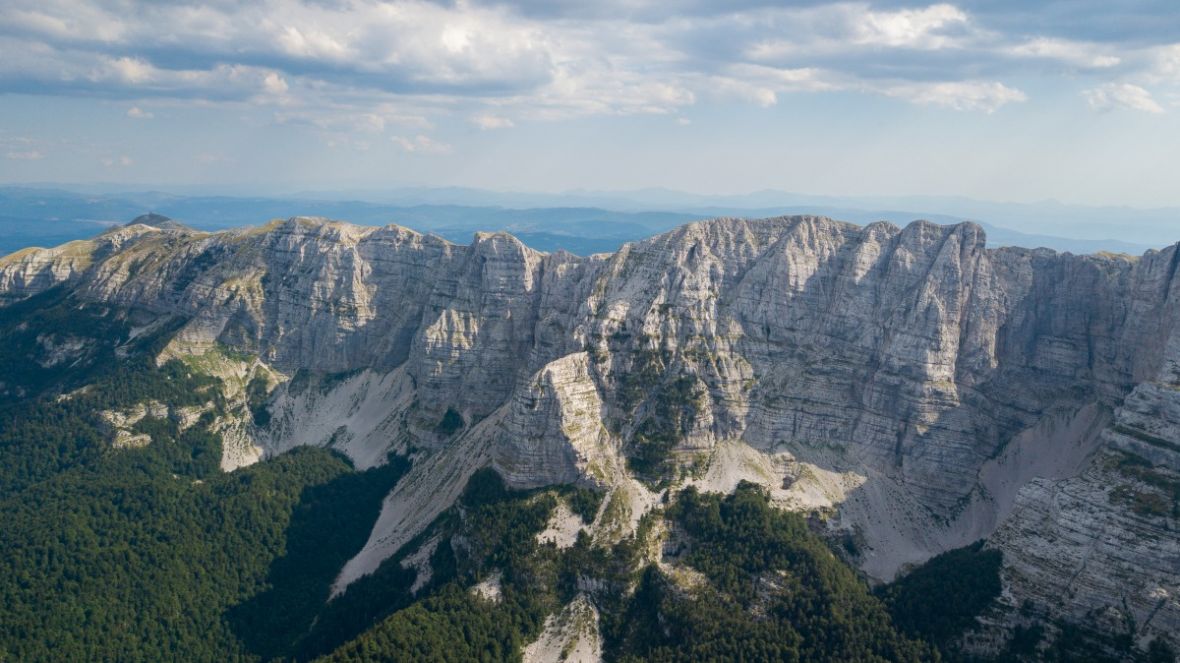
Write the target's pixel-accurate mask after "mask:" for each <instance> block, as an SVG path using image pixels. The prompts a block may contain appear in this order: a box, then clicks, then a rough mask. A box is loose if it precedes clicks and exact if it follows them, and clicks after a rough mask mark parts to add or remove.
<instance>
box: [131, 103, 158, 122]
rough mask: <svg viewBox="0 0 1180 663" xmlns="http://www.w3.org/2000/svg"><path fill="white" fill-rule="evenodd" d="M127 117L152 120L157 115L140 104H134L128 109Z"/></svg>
mask: <svg viewBox="0 0 1180 663" xmlns="http://www.w3.org/2000/svg"><path fill="white" fill-rule="evenodd" d="M127 117H129V118H132V119H135V120H150V119H152V118H153V117H155V115H154V114H152V113H151V112H149V111H145V110H143V109H142V108H140V107H139V106H132V107H131V108H128V109H127Z"/></svg>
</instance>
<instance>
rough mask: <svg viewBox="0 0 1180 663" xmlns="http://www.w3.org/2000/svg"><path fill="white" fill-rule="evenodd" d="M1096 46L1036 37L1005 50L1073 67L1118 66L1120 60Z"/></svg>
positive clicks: (1096, 67)
mask: <svg viewBox="0 0 1180 663" xmlns="http://www.w3.org/2000/svg"><path fill="white" fill-rule="evenodd" d="M1103 50H1104V49H1102V48H1101V47H1099V46H1098V45H1097V44H1091V43H1086V42H1078V41H1069V40H1066V39H1048V38H1045V37H1038V38H1036V39H1030V40H1028V41H1025V42H1022V43H1020V44H1017V45H1015V46H1011V47H1009V48H1008V49H1007V52H1008V53H1011V54H1012V55H1015V56H1017V57H1026V58H1045V59H1050V60H1058V61H1060V62H1064V63H1066V64H1069V65H1073V66H1075V67H1083V68H1091V69H1106V68H1109V67H1115V66H1118V65H1119V64H1120V63H1122V58H1120V57H1118V56H1116V55H1110V54H1109V53H1104V52H1102V51H1103Z"/></svg>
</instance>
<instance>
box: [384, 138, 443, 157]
mask: <svg viewBox="0 0 1180 663" xmlns="http://www.w3.org/2000/svg"><path fill="white" fill-rule="evenodd" d="M390 140H391V141H393V144H394V145H397V146H398V147H400V148H401V149H402V150H404V151H406V152H410V153H413V154H450V153H451V150H452V148H451V146H450V145H447V144H446V143H440V142H438V141H436V140H434V139H433V138H431V137H429V136H425V135H422V134H419V135H417V136H414V137H413V138H405V137H402V136H391V137H390Z"/></svg>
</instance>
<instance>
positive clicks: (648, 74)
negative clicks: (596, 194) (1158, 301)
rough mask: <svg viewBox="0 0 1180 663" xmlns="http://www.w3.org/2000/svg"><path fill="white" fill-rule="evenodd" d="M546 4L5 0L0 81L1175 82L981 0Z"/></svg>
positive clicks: (917, 98) (572, 108)
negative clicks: (1065, 76) (1106, 77)
mask: <svg viewBox="0 0 1180 663" xmlns="http://www.w3.org/2000/svg"><path fill="white" fill-rule="evenodd" d="M559 4H560V6H558V7H555V8H554V7H551V8H549V10H547V11H544V12H541V11H530V9H529V8H528V7H522V6H520V5H517V6H514V5H513V3H511V2H507V3H494V4H492V3H486V4H485V3H481V2H477V1H475V0H464V1H460V2H453V3H438V2H431V1H427V0H400V1H398V2H384V1H379V0H349V1H347V2H318V1H314V2H313V1H311V0H266V1H265V2H260V3H233V2H214V3H203V4H199V5H195V4H172V3H139V4H137V3H135V2H131V3H128V2H127V1H126V0H94V1H93V2H88V3H76V2H72V1H71V0H7V5H8V6H7V7H6V15H5V19H6V21H5V23H6V24H5V30H4V31H3V32H4V35H2V36H0V92H5V91H22V92H28V91H29V90H30V89H32V90H38V89H39V90H40V91H42V92H43V93H46V94H65V95H69V94H82V95H94V96H105V97H108V98H115V99H121V100H125V101H126V102H135V103H143V101H142V100H145V99H153V100H160V99H178V100H196V101H198V102H201V103H209V104H254V105H265V106H268V107H271V108H274V109H275V110H276V111H277V112H276V113H275V114H274V117H275V119H276V121H279V122H302V123H308V124H312V125H315V126H317V127H320V128H321V129H324V130H325V131H326V132H330V131H355V132H364V133H382V132H391V133H392V131H391V127H392V126H393V125H397V126H400V127H413V129H412V130H411V131H412V132H413V134H414V135H417V132H419V131H427V130H430V129H432V125H433V124H434V122H435V121H436V120H437V119H438V118H440V117H442V116H446V115H450V116H452V117H458V118H466V119H467V121H469V122H470V123H472V124H473V125H475V126H478V127H480V128H483V129H497V128H506V127H509V126H512V123H513V122H514V121H517V122H519V121H520V120H521V119H522V118H527V119H548V120H560V119H566V118H572V117H584V116H590V115H632V114H667V115H676V114H678V113H680V112H682V111H683V109H685V108H687V107H690V106H692V105H694V104H697V103H699V101H700V100H701V99H703V98H708V99H716V98H722V99H727V100H731V101H732V100H736V101H738V102H740V103H747V104H752V105H756V106H762V107H770V106H774V105H775V104H778V103H780V102H781V101H782V98H783V96H784V95H789V94H794V93H799V92H825V91H835V90H845V91H853V92H862V93H870V94H885V95H888V96H893V97H898V98H904V99H907V100H909V101H912V102H914V103H918V104H929V105H938V106H944V107H948V108H955V109H960V110H978V111H983V112H993V111H995V110H996V109H998V108H1000V107H1002V106H1004V105H1005V104H1009V103H1014V102H1019V101H1023V100H1024V99H1025V98H1026V97H1025V93H1024V92H1022V91H1021V90H1018V89H1015V88H1013V87H1009V85H1008V84H1005V83H1004V82H1000V80H1002V79H1005V78H1006V77H1007V76H1009V75H1011V76H1015V75H1021V76H1024V75H1026V74H1027V73H1028V68H1029V65H1030V64H1031V63H1032V62H1033V61H1036V60H1044V61H1048V62H1060V63H1065V64H1067V65H1069V66H1070V67H1073V68H1077V69H1079V70H1081V71H1080V72H1079V75H1083V76H1097V75H1098V74H1099V73H1100V72H1101V71H1102V70H1109V69H1112V68H1118V70H1119V74H1120V76H1121V77H1122V80H1128V81H1135V82H1138V83H1140V84H1148V83H1151V84H1153V85H1154V80H1155V79H1152V78H1150V76H1154V77H1155V78H1157V79H1160V80H1165V79H1166V80H1169V81H1171V82H1175V83H1180V44H1176V45H1172V46H1170V47H1161V48H1159V49H1157V50H1155V51H1152V50H1150V49H1144V48H1137V49H1136V48H1131V47H1127V46H1119V45H1118V44H1110V45H1106V46H1100V45H1097V44H1094V43H1089V42H1085V41H1074V40H1071V39H1068V38H1064V37H1061V36H1045V35H1040V34H1024V33H1022V32H1020V30H1019V29H1015V30H1009V31H1008V32H998V31H996V30H994V29H991V28H989V26H988V16H989V15H990V14H989V13H988V11H987V10H986V9H984V8H983V7H982V6H977V5H972V6H973V7H976V9H973V11H972V12H970V13H969V12H967V11H965V10H964V9H962V8H961V7H959V6H956V5H955V4H951V3H935V4H928V5H917V6H912V7H904V8H896V9H881V8H877V7H876V6H874V5H873V4H872V3H869V2H864V1H857V0H853V1H850V2H833V3H822V4H807V5H806V6H802V7H801V6H797V5H791V4H787V3H784V4H779V5H775V4H766V5H757V4H754V5H751V4H747V3H741V5H740V6H736V5H732V6H731V5H724V4H709V5H708V6H706V5H705V4H696V5H693V6H692V7H689V8H686V9H685V10H684V11H681V12H676V13H673V15H668V14H667V13H665V14H663V15H661V12H659V11H657V10H658V8H659V5H658V4H657V3H653V2H650V1H648V0H643V1H640V2H631V1H629V0H628V1H624V2H614V3H609V8H607V9H604V8H603V7H602V6H600V7H598V8H597V9H596V10H593V11H590V10H586V9H585V8H574V9H571V6H570V5H566V4H564V3H559ZM534 9H535V7H534ZM563 12H566V13H565V14H563ZM569 12H573V13H574V14H576V16H571V15H569ZM633 15H641V16H642V17H643V20H631V17H632V16H633ZM149 54H150V55H149ZM980 77H986V78H987V79H989V80H988V81H980V80H979V79H980ZM992 79H995V80H992ZM930 81H939V82H934V83H931V82H930ZM1102 82H1104V81H1101V80H1097V81H1091V82H1088V83H1085V84H1084V85H1087V86H1093V85H1095V84H1097V83H1102ZM1107 94H1108V96H1109V94H1112V93H1107ZM1160 94H1163V90H1161V91H1160ZM136 108H138V106H136ZM375 108H380V109H381V110H380V111H374V110H373V109H375ZM490 111H494V112H490ZM128 116H129V117H138V118H139V119H147V117H148V116H150V113H146V112H145V115H144V116H137V115H134V114H132V113H131V112H130V111H129V112H128ZM403 131H404V130H403ZM407 135H409V134H408V133H407ZM416 149H418V148H416Z"/></svg>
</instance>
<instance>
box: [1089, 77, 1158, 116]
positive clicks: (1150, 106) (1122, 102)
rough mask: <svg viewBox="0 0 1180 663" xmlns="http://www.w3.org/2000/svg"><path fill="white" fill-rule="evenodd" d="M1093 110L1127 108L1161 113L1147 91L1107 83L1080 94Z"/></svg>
mask: <svg viewBox="0 0 1180 663" xmlns="http://www.w3.org/2000/svg"><path fill="white" fill-rule="evenodd" d="M1082 94H1083V95H1084V96H1085V97H1086V102H1087V103H1089V104H1090V108H1093V109H1094V110H1102V111H1105V110H1110V109H1113V108H1129V109H1131V110H1137V111H1143V112H1145V113H1163V112H1164V108H1163V106H1161V105H1159V103H1158V102H1157V101H1156V100H1155V99H1154V98H1153V97H1152V96H1151V93H1150V92H1148V91H1147V90H1145V89H1143V88H1141V87H1139V86H1138V85H1132V84H1130V83H1108V84H1106V85H1102V86H1099V87H1096V88H1091V89H1089V90H1085V91H1084V92H1083V93H1082Z"/></svg>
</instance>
